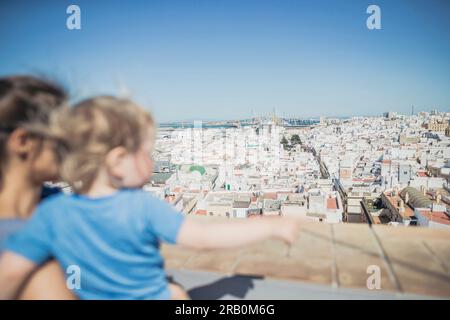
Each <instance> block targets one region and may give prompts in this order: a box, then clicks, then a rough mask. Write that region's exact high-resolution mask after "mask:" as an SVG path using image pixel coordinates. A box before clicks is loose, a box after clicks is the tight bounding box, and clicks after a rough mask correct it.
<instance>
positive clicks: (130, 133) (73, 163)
mask: <svg viewBox="0 0 450 320" xmlns="http://www.w3.org/2000/svg"><path fill="white" fill-rule="evenodd" d="M50 131H51V135H52V136H53V137H55V138H57V139H58V140H59V141H60V147H61V148H62V149H63V153H62V162H61V178H62V180H63V181H65V182H67V183H68V184H69V185H70V186H71V187H72V189H73V190H74V192H76V193H83V192H86V191H87V190H89V188H90V187H91V186H92V183H93V181H94V179H95V178H96V176H97V174H98V172H99V169H100V168H101V166H102V165H104V160H105V157H106V155H107V153H108V152H109V151H110V150H112V149H114V148H116V147H124V148H126V149H127V150H128V151H129V152H136V151H138V149H139V148H140V147H141V146H142V144H143V142H144V141H145V140H146V139H148V138H151V139H154V136H155V123H154V120H153V117H152V115H151V114H150V113H149V112H147V111H145V110H144V109H142V108H141V107H139V106H138V105H136V104H135V103H134V102H132V101H130V100H127V99H120V98H115V97H112V96H99V97H95V98H91V99H87V100H84V101H82V102H80V103H78V104H77V105H75V106H74V107H73V108H67V109H64V110H61V111H60V112H56V113H55V114H54V115H53V116H52V117H51V120H50Z"/></svg>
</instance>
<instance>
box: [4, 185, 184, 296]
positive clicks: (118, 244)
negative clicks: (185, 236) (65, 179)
mask: <svg viewBox="0 0 450 320" xmlns="http://www.w3.org/2000/svg"><path fill="white" fill-rule="evenodd" d="M183 221H184V216H183V215H182V214H181V213H178V212H176V211H175V210H174V209H172V207H171V206H170V205H169V204H167V203H165V202H163V201H161V200H159V199H157V198H155V197H153V196H151V195H150V194H148V193H146V192H144V191H141V190H121V191H118V192H117V193H115V194H113V195H111V196H106V197H99V198H90V197H87V196H83V195H64V194H61V195H55V196H52V197H50V198H49V199H47V200H45V201H43V202H42V203H41V204H40V205H39V207H38V208H37V210H36V212H35V213H34V214H33V216H32V218H31V219H30V221H29V222H28V223H27V224H26V226H25V227H24V228H23V229H22V230H21V231H19V232H18V233H16V234H14V235H12V236H11V237H10V238H9V239H8V240H7V243H6V245H5V249H6V250H9V251H12V252H15V253H17V254H19V255H22V256H24V257H26V258H27V259H29V260H31V261H33V262H35V263H37V264H41V263H43V262H45V261H46V260H47V259H49V258H50V257H54V258H55V259H56V260H57V261H58V262H59V263H60V265H61V266H62V268H63V270H64V271H67V274H66V277H68V278H67V279H68V282H70V283H72V286H76V285H77V278H76V277H77V275H78V270H79V275H80V277H79V280H80V281H79V284H80V288H79V289H73V292H74V293H75V294H76V295H78V297H80V298H81V299H169V298H170V295H169V291H168V283H167V279H166V274H165V272H164V262H163V259H162V257H161V255H160V252H159V243H160V240H163V241H166V242H168V243H176V240H177V235H178V232H179V230H180V227H181V225H182V223H183ZM69 266H75V267H71V268H69ZM69 280H70V281H69Z"/></svg>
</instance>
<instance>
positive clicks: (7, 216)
mask: <svg viewBox="0 0 450 320" xmlns="http://www.w3.org/2000/svg"><path fill="white" fill-rule="evenodd" d="M66 99H67V95H66V92H65V91H64V90H63V89H62V88H61V87H60V86H58V85H57V84H54V83H52V82H49V81H46V80H43V79H38V78H35V77H30V76H12V77H6V78H0V253H1V251H2V247H3V243H4V241H5V240H6V238H7V237H8V236H9V235H11V234H12V233H14V232H16V231H18V230H19V229H21V228H22V227H23V225H24V224H25V223H26V221H27V219H28V218H29V217H30V216H31V214H32V213H33V211H34V209H35V207H36V205H37V204H38V203H39V202H40V200H41V199H43V198H44V197H46V196H47V195H49V194H51V193H53V192H54V190H51V189H48V188H44V187H43V183H44V182H45V181H52V180H55V179H57V177H58V156H57V154H56V152H55V148H54V144H53V142H52V141H51V140H50V139H47V138H45V137H43V136H40V135H39V134H37V133H34V132H33V131H32V130H30V129H29V128H31V127H32V126H34V125H40V126H45V125H46V124H47V123H48V119H49V115H50V113H51V112H52V111H53V110H55V109H57V108H60V107H61V106H63V105H64V104H65V102H66ZM20 298H22V299H72V298H74V297H73V295H72V293H71V292H70V291H69V290H68V289H67V287H66V284H65V278H64V274H63V271H62V270H61V269H60V267H59V265H58V264H57V263H56V262H55V261H50V262H48V263H46V264H45V265H43V266H42V267H40V268H39V269H38V270H36V271H35V272H34V274H33V275H32V276H31V277H30V279H29V280H28V282H27V284H26V286H25V287H24V289H23V290H22V293H21V296H20Z"/></svg>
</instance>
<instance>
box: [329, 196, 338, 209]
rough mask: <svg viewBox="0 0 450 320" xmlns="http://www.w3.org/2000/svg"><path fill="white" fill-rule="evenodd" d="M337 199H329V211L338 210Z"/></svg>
mask: <svg viewBox="0 0 450 320" xmlns="http://www.w3.org/2000/svg"><path fill="white" fill-rule="evenodd" d="M336 200H337V199H336V198H328V199H327V209H337V208H338V207H337V201H336Z"/></svg>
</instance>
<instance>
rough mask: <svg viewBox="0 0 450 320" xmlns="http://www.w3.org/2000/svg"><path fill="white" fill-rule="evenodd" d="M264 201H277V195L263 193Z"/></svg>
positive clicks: (274, 193)
mask: <svg viewBox="0 0 450 320" xmlns="http://www.w3.org/2000/svg"><path fill="white" fill-rule="evenodd" d="M264 199H271V200H277V193H276V192H266V193H264Z"/></svg>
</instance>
